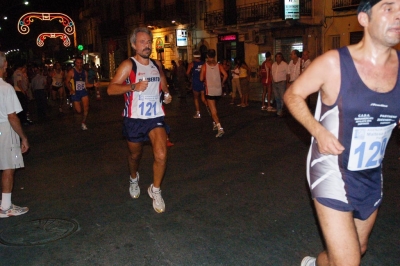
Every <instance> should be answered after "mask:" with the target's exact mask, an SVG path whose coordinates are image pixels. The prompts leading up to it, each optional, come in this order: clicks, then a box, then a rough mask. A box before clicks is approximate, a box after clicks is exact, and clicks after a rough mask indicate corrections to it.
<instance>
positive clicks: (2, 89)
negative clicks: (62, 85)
mask: <svg viewBox="0 0 400 266" xmlns="http://www.w3.org/2000/svg"><path fill="white" fill-rule="evenodd" d="M6 69H7V60H6V55H5V54H4V53H3V52H0V99H1V104H0V171H2V174H1V192H2V193H1V201H0V218H8V217H11V216H18V215H21V214H24V213H26V212H28V210H29V209H28V208H27V207H18V206H16V205H14V204H12V202H11V193H12V189H13V185H14V173H15V169H17V168H22V167H24V160H23V158H22V153H24V152H26V151H28V149H29V143H28V139H27V137H26V135H25V133H24V131H23V130H22V127H21V122H20V120H19V118H18V116H17V113H19V112H21V111H22V107H21V104H20V103H19V101H18V98H17V95H16V93H15V91H14V89H13V87H12V86H11V85H10V84H8V83H6V82H5V81H4V80H3V78H2V77H3V74H4V73H5V72H6Z"/></svg>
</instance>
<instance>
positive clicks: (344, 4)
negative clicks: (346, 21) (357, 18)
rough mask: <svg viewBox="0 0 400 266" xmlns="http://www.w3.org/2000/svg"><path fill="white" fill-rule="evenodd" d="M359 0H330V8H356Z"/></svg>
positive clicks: (339, 9)
mask: <svg viewBox="0 0 400 266" xmlns="http://www.w3.org/2000/svg"><path fill="white" fill-rule="evenodd" d="M359 4H360V0H332V9H333V10H334V11H345V10H354V9H357V7H358V5H359Z"/></svg>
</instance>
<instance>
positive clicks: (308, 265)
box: [300, 256, 317, 266]
mask: <svg viewBox="0 0 400 266" xmlns="http://www.w3.org/2000/svg"><path fill="white" fill-rule="evenodd" d="M316 261H317V259H316V258H314V257H310V256H306V257H304V258H303V260H302V261H301V264H300V266H315V262H316Z"/></svg>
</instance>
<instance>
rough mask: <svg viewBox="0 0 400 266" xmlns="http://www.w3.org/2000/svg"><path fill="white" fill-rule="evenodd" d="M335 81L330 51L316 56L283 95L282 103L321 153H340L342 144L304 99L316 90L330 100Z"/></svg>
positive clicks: (337, 75) (335, 67) (336, 65)
mask: <svg viewBox="0 0 400 266" xmlns="http://www.w3.org/2000/svg"><path fill="white" fill-rule="evenodd" d="M327 69H329V70H330V71H326V70H327ZM339 83H340V63H339V55H338V52H337V51H330V52H327V53H325V54H324V55H322V56H320V57H319V58H317V59H316V60H315V62H313V64H311V65H310V66H309V71H307V72H304V73H303V74H302V75H300V76H299V78H298V79H297V80H296V81H295V82H294V83H293V84H292V86H290V87H289V88H288V89H287V91H286V93H285V95H284V101H285V104H286V105H287V107H288V109H289V110H290V112H291V113H292V115H293V117H294V118H296V119H297V120H298V121H299V122H300V123H301V124H302V125H303V126H304V127H305V128H306V129H307V130H308V132H310V134H311V135H312V136H313V137H314V138H315V139H316V140H317V143H318V148H319V151H320V153H322V154H334V155H337V154H341V153H342V152H343V150H344V147H343V146H342V145H341V144H340V142H339V141H338V139H337V138H336V137H335V136H334V135H333V134H332V133H331V132H329V131H328V130H327V129H326V128H324V127H323V126H322V125H321V124H320V123H319V122H318V121H317V120H316V119H315V118H314V117H313V115H312V114H311V112H310V110H309V108H308V106H307V103H306V101H305V100H306V98H307V97H308V96H309V95H310V94H312V93H315V92H318V91H320V93H321V98H322V101H323V102H324V103H326V104H328V105H330V104H334V103H335V101H336V99H337V97H338V94H339V88H340V84H339Z"/></svg>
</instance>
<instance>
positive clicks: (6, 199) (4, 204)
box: [1, 193, 11, 210]
mask: <svg viewBox="0 0 400 266" xmlns="http://www.w3.org/2000/svg"><path fill="white" fill-rule="evenodd" d="M10 207H11V193H1V209H2V210H8V209H9V208H10Z"/></svg>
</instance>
